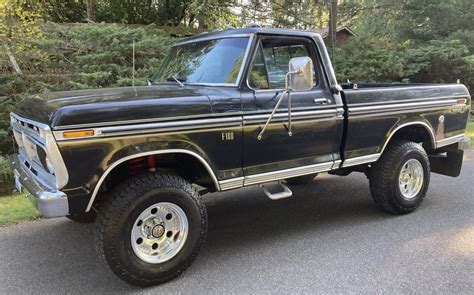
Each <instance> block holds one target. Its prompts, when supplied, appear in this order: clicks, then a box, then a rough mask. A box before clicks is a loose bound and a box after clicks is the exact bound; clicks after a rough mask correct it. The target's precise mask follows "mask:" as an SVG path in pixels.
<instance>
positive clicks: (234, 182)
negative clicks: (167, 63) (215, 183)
mask: <svg viewBox="0 0 474 295" xmlns="http://www.w3.org/2000/svg"><path fill="white" fill-rule="evenodd" d="M244 179H245V178H244V177H237V178H231V179H226V180H221V181H219V185H220V187H221V190H222V191H226V190H230V189H234V188H240V187H243V186H244Z"/></svg>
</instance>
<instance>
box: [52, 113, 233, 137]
mask: <svg viewBox="0 0 474 295" xmlns="http://www.w3.org/2000/svg"><path fill="white" fill-rule="evenodd" d="M241 124H242V117H240V116H238V117H237V116H235V117H227V118H216V119H202V120H186V121H174V122H161V123H148V124H134V125H120V126H109V127H99V128H89V129H87V130H90V129H92V130H94V135H93V136H89V137H88V136H84V137H77V138H73V139H66V138H64V137H63V133H64V132H67V131H66V130H62V131H54V136H55V137H56V139H57V140H58V141H64V140H76V139H87V138H97V137H109V136H118V135H130V134H144V133H153V132H172V131H186V130H195V129H208V128H216V127H238V126H241Z"/></svg>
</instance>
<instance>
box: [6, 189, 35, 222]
mask: <svg viewBox="0 0 474 295" xmlns="http://www.w3.org/2000/svg"><path fill="white" fill-rule="evenodd" d="M40 217H41V215H40V214H39V212H38V211H36V209H35V207H33V205H32V204H31V203H30V201H29V200H28V199H27V198H26V197H25V195H24V194H14V195H9V196H4V197H0V226H2V225H6V224H12V223H17V222H20V221H23V220H31V219H37V218H40Z"/></svg>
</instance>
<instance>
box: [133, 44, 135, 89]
mask: <svg viewBox="0 0 474 295" xmlns="http://www.w3.org/2000/svg"><path fill="white" fill-rule="evenodd" d="M132 56H133V57H132V59H133V60H132V86H133V87H135V39H133V43H132Z"/></svg>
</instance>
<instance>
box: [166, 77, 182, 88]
mask: <svg viewBox="0 0 474 295" xmlns="http://www.w3.org/2000/svg"><path fill="white" fill-rule="evenodd" d="M166 81H176V83H178V84H179V86H181V87H184V86H185V85H184V83H183V82H186V80H184V79H180V78H176V76H174V75H173V76H171V77H169V78H168V79H166Z"/></svg>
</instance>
